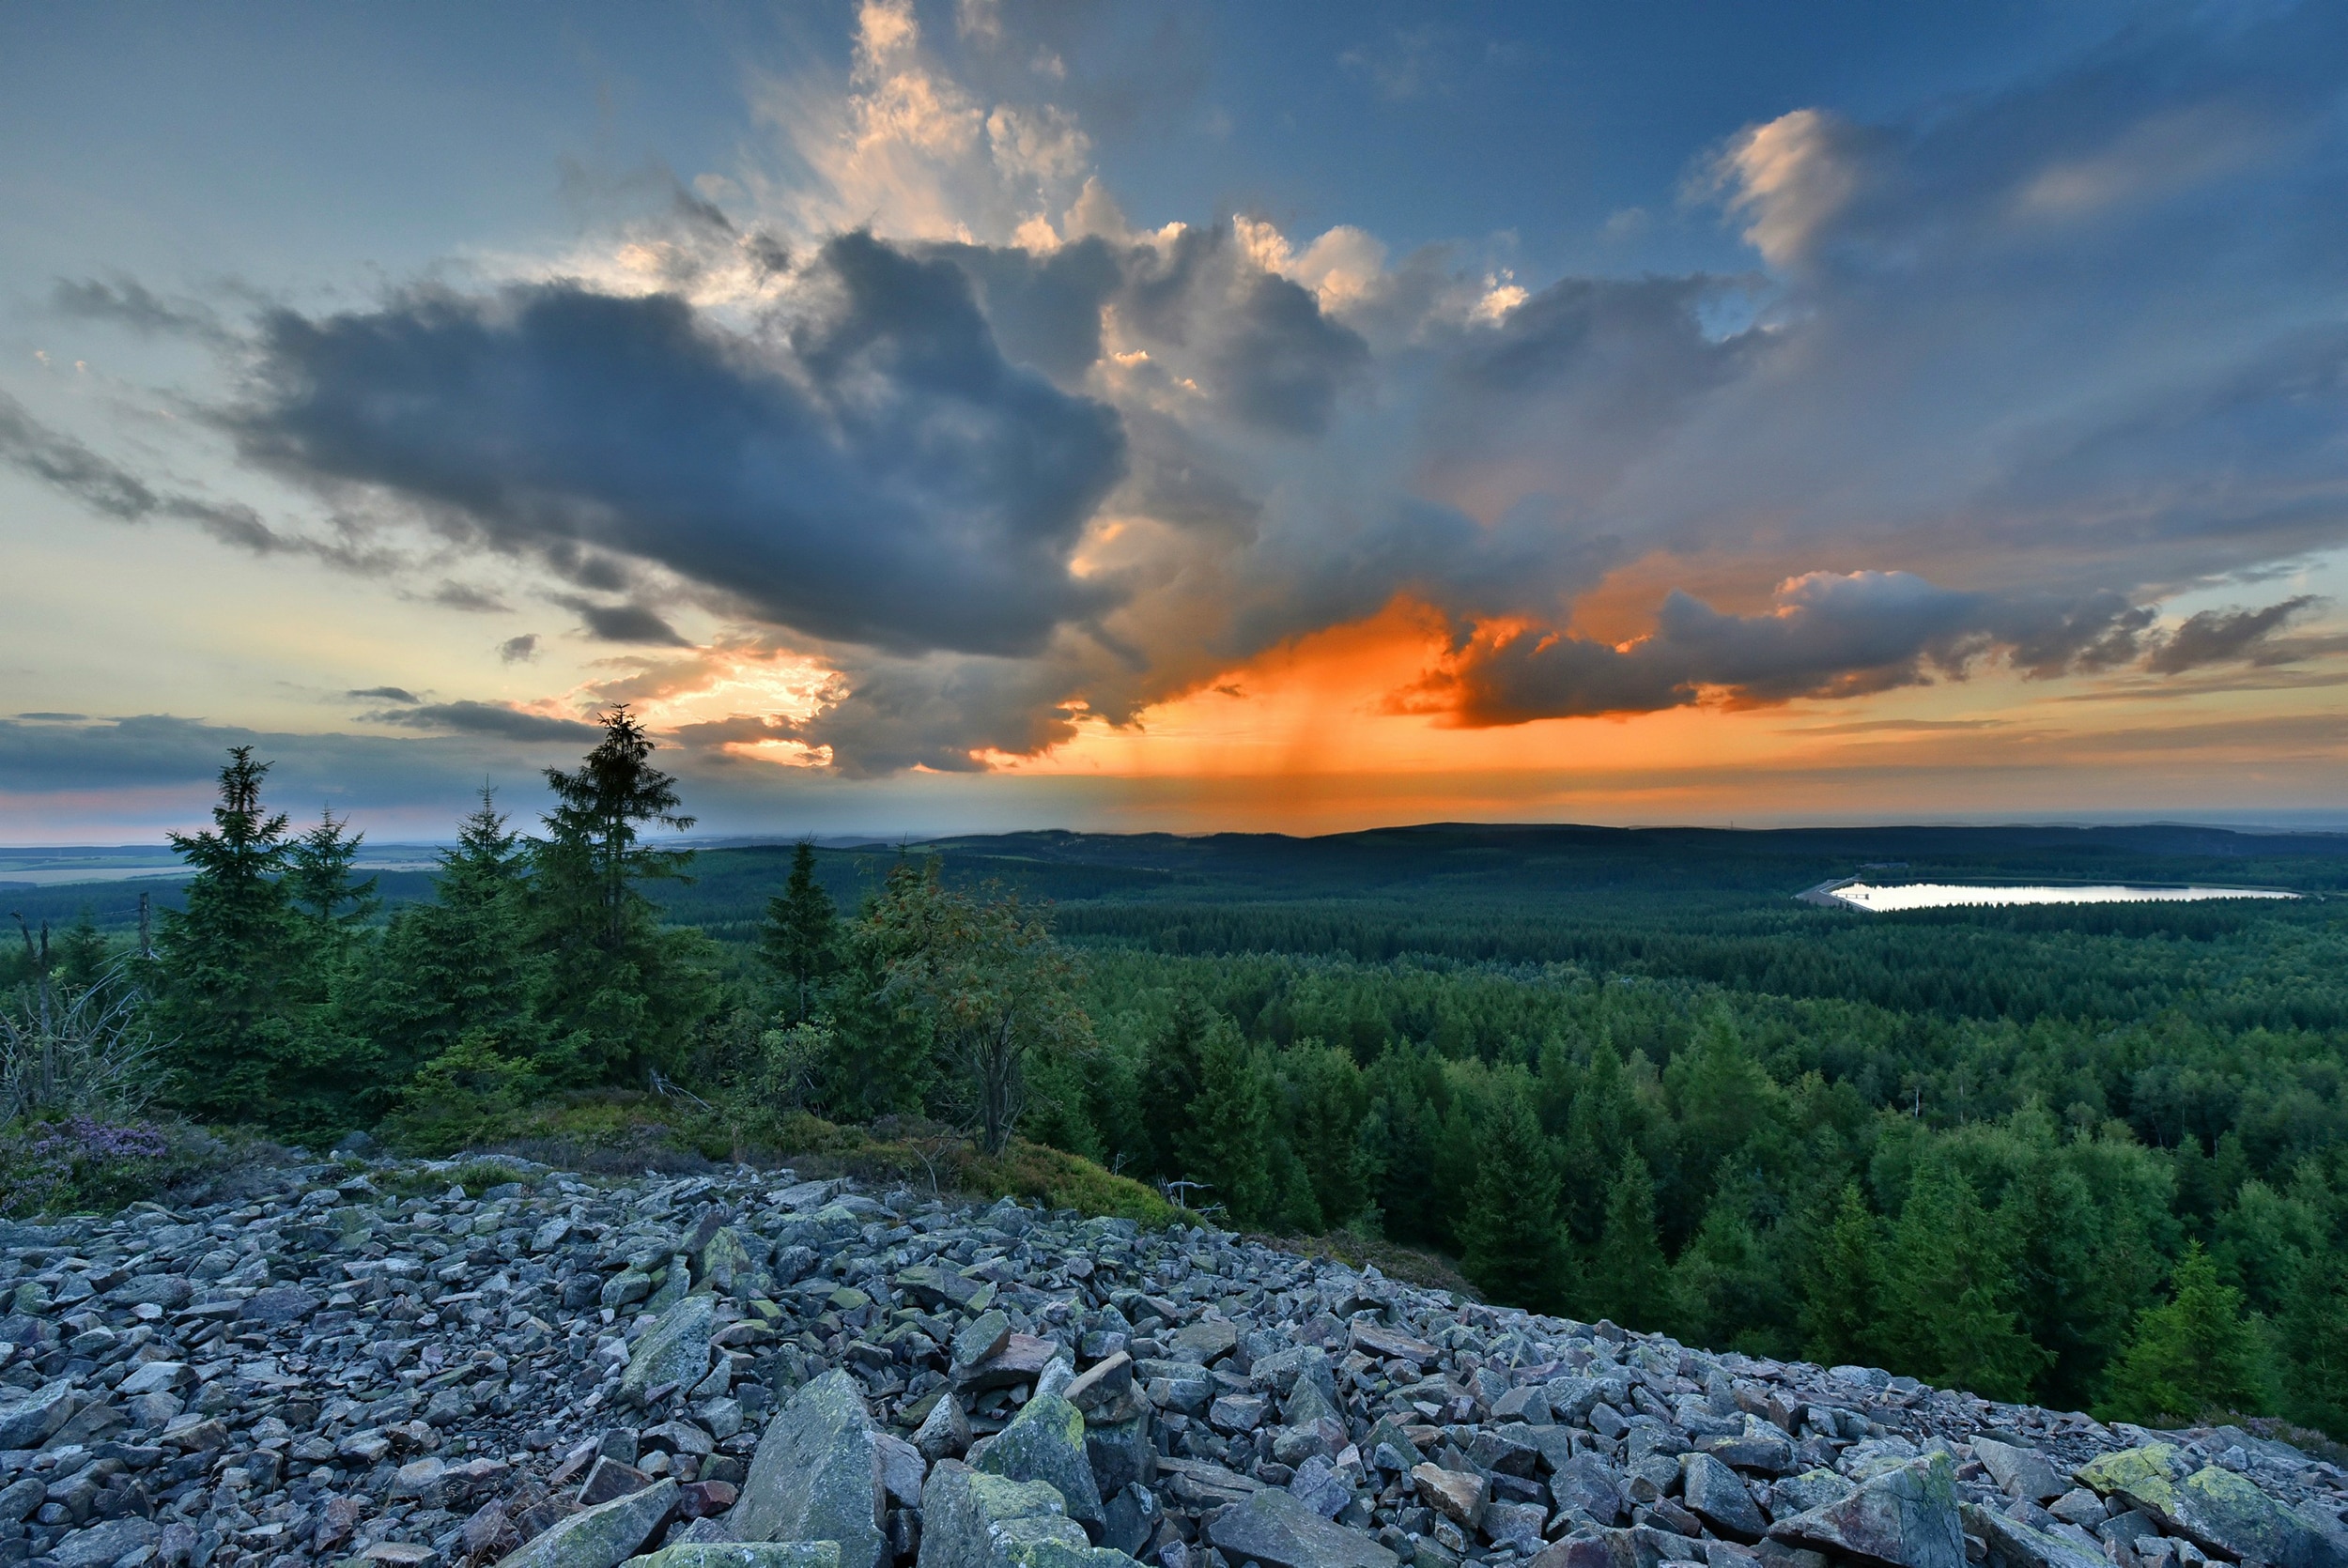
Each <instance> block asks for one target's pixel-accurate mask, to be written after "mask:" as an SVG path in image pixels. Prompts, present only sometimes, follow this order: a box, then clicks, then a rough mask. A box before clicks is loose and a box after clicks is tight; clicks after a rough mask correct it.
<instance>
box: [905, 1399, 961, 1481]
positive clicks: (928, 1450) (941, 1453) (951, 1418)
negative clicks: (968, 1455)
mask: <svg viewBox="0 0 2348 1568" xmlns="http://www.w3.org/2000/svg"><path fill="white" fill-rule="evenodd" d="M913 1446H914V1448H915V1449H917V1450H918V1451H919V1453H920V1455H921V1457H922V1458H924V1459H926V1460H928V1461H929V1462H930V1463H931V1464H933V1465H935V1464H936V1463H937V1462H938V1461H939V1460H940V1459H957V1458H960V1457H961V1456H962V1454H963V1453H964V1451H965V1450H966V1449H968V1448H969V1446H970V1418H969V1416H968V1415H966V1414H965V1413H964V1411H963V1408H962V1402H961V1401H960V1400H958V1399H956V1398H955V1397H954V1396H953V1395H952V1394H950V1393H943V1394H940V1395H939V1396H938V1399H937V1403H936V1404H935V1405H933V1406H931V1407H930V1413H929V1414H928V1415H926V1416H924V1417H922V1418H921V1425H920V1429H919V1431H917V1432H915V1433H914V1434H913Z"/></svg>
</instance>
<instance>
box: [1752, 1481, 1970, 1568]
mask: <svg viewBox="0 0 2348 1568" xmlns="http://www.w3.org/2000/svg"><path fill="white" fill-rule="evenodd" d="M1956 1502H1957V1499H1956V1470H1955V1467H1954V1466H1953V1465H1951V1464H1950V1463H1949V1458H1948V1455H1947V1454H1945V1453H1933V1454H1928V1455H1926V1456H1925V1457H1923V1458H1922V1459H1918V1460H1914V1461H1912V1462H1910V1463H1908V1464H1904V1465H1901V1466H1900V1467H1898V1468H1895V1469H1892V1470H1887V1471H1885V1472H1884V1473H1883V1474H1881V1475H1878V1476H1877V1477H1875V1478H1874V1479H1872V1480H1870V1481H1867V1482H1865V1483H1862V1484H1861V1486H1860V1487H1859V1489H1858V1490H1857V1491H1855V1492H1853V1493H1852V1494H1851V1495H1850V1496H1849V1497H1847V1498H1845V1499H1842V1500H1841V1501H1839V1502H1831V1503H1828V1504H1827V1505H1826V1506H1824V1507H1823V1508H1814V1509H1812V1510H1810V1511H1809V1512H1808V1513H1805V1514H1795V1515H1794V1516H1793V1517H1792V1518H1790V1519H1781V1520H1779V1521H1778V1522H1777V1523H1776V1524H1774V1525H1771V1526H1770V1527H1769V1534H1770V1536H1771V1537H1772V1538H1774V1539H1776V1540H1780V1541H1790V1542H1793V1543H1796V1544H1797V1545H1807V1546H1815V1547H1820V1548H1823V1549H1825V1550H1827V1551H1831V1552H1839V1553H1842V1554H1843V1555H1845V1556H1846V1557H1855V1558H1861V1559H1863V1560H1866V1561H1868V1562H1876V1563H1884V1564H1888V1565H1890V1568H1965V1531H1964V1529H1963V1526H1962V1525H1961V1524H1960V1522H1959V1520H1958V1518H1957V1513H1956Z"/></svg>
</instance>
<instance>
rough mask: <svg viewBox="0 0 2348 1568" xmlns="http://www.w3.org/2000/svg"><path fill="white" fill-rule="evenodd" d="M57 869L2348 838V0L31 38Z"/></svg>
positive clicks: (1227, 12) (970, 13)
mask: <svg viewBox="0 0 2348 1568" xmlns="http://www.w3.org/2000/svg"><path fill="white" fill-rule="evenodd" d="M0 210H5V211H6V212H8V215H9V219H8V223H5V224H0V625H4V626H5V627H6V628H7V631H8V635H7V637H6V638H5V639H0V842H8V843H20V844H34V843H118V842H120V843H127V842H135V841H141V840H147V839H152V838H155V837H157V836H158V835H160V834H161V833H162V831H163V830H164V829H166V828H180V827H185V826H188V825H190V824H192V823H194V822H200V821H201V820H202V818H203V816H204V814H205V811H206V808H207V807H208V805H209V800H210V796H211V792H212V779H213V776H214V774H215V773H216V771H217V769H218V767H219V766H220V763H221V761H222V760H223V757H224V752H225V748H227V747H228V746H243V745H249V746H254V747H255V751H256V753H257V754H258V755H259V756H261V757H264V758H267V759H269V760H270V761H271V763H272V767H273V771H272V773H271V775H270V798H271V799H272V801H273V802H274V803H276V804H277V805H279V806H281V807H284V808H286V809H287V810H289V811H292V812H294V813H295V814H296V816H297V817H298V818H314V817H315V814H316V813H317V811H318V810H321V809H326V808H332V810H333V811H335V812H336V813H337V814H338V815H339V814H345V813H348V814H349V815H350V816H351V817H352V818H353V820H354V821H355V822H356V823H357V824H358V825H359V826H360V827H361V828H363V829H364V830H365V831H366V832H367V833H369V834H370V835H371V836H372V837H373V838H376V839H377V840H378V842H380V841H385V840H417V839H433V838H445V837H448V836H449V835H450V834H451V832H452V831H453V826H454V823H455V822H456V818H457V817H458V815H460V814H461V813H462V811H463V810H465V809H466V808H467V807H468V805H469V804H470V800H471V796H472V795H474V794H475V793H477V792H478V791H479V790H480V789H481V788H482V786H483V785H484V783H485V782H486V783H488V784H490V785H492V786H494V787H496V788H497V789H498V790H499V791H500V792H501V796H500V798H501V800H502V803H503V805H504V806H505V807H506V808H508V809H510V810H513V811H515V812H517V814H520V815H521V816H522V817H523V820H525V821H527V819H528V816H529V814H531V813H534V812H535V811H536V810H538V809H540V808H541V807H542V806H543V804H544V800H545V792H544V789H543V784H542V777H541V776H542V770H543V769H544V768H546V767H548V766H551V765H561V764H563V763H564V762H566V761H570V760H573V759H576V758H577V757H578V756H579V754H580V752H581V751H583V750H584V749H585V747H586V746H588V745H590V744H592V741H593V739H594V735H595V730H594V728H593V727H594V724H595V719H596V718H597V716H598V715H601V714H603V713H606V712H608V711H610V707H611V705H612V704H615V703H621V702H625V703H627V704H629V705H630V707H631V710H632V711H633V712H635V713H636V714H638V715H640V716H641V718H642V719H643V720H644V721H645V722H646V723H647V724H648V725H649V726H650V727H651V728H652V730H654V731H655V733H656V734H657V736H658V738H659V740H660V742H661V745H662V747H663V750H662V752H661V758H662V761H663V762H664V764H665V765H666V766H668V767H669V768H670V769H671V770H672V772H674V773H675V774H676V775H677V776H678V777H679V779H680V781H681V787H682V789H683V792H684V793H685V796H686V799H687V807H688V808H690V809H693V810H694V811H696V812H697V814H698V815H699V817H700V820H701V827H702V829H703V830H704V831H707V832H712V833H723V834H774V835H779V836H785V835H796V834H799V833H810V832H811V833H817V834H823V835H840V834H853V833H869V834H873V835H876V836H884V837H885V836H889V835H898V834H933V833H947V832H969V831H991V830H999V829H1008V828H1016V827H1040V826H1061V827H1076V828H1093V829H1107V830H1139V829H1173V830H1177V831H1183V832H1199V831H1213V830H1218V829H1226V828H1241V829H1250V830H1257V829H1274V830H1280V831H1289V832H1325V831H1336V830H1342V829H1348V828H1355V827H1362V826H1368V825H1373V824H1380V823H1392V822H1424V821H1437V820H1480V821H1579V822H1734V823H1739V824H1750V825H1762V824H1766V823H1774V822H1840V821H1869V822H1919V821H1985V820H2016V819H2019V820H2040V821H2045V820H2125V819H2130V818H2155V817H2156V818H2192V819H2197V820H2209V821H2233V822H2336V823H2341V824H2348V789H2344V788H2343V778H2344V777H2348V774H2343V767H2342V764H2343V761H2348V726H2343V724H2342V718H2343V716H2348V714H2344V711H2343V699H2342V695H2341V694H2342V692H2343V689H2348V687H2344V683H2348V611H2344V610H2343V608H2342V598H2343V592H2348V419H2344V418H2343V415H2348V242H2344V241H2348V232H2344V231H2348V8H2341V7H2340V6H2337V5H2328V4H2307V5H2297V4H2288V3H2274V0H2231V3H2227V4H2222V5H2221V4H2116V3H2107V0H2062V3H2060V4H2046V5H2025V4H2017V3H2011V0H1977V3H1970V4H1965V5H1934V6H1886V5H1882V4H1880V3H1877V0H1867V3H1858V0H1851V3H1819V4H1804V3H1794V0H1788V3H1784V4H1773V5H1767V6H1763V5H1750V6H1747V5H1721V4H1718V3H1708V4H1698V3H1687V4H1679V3H1670V0H1659V3H1654V4H1647V5H1642V6H1638V7H1622V6H1599V5H1589V4H1578V3H1560V0H1547V3H1544V4H1537V5H1500V4H1483V5H1476V4H1457V5H1451V4H1446V5H1440V6H1437V5H1427V6H1404V5H1382V4H1366V5H1357V6H1349V7H1304V6H1278V7H1265V6H1260V5H1239V4H1231V5H1217V4H1202V3H1197V0H1186V3H1183V4H1174V5H1164V6H1157V5H1151V4H1145V3H1141V0H1122V3H1119V4H1114V5H1110V4H1099V5H1095V4H1089V3H1086V0H1032V3H1024V4H1023V3H1021V0H941V3H935V4H925V3H919V0H863V3H861V4H854V3H838V4H831V3H825V4H804V5H782V6H752V5H741V4H719V3H711V0H704V3H701V4H693V5H684V6H676V7H666V8H649V7H641V6H633V5H610V6H600V7H599V6H562V7H556V6H551V5H548V6H534V5H528V4H519V3H517V4H513V5H506V6H500V7H493V8H484V7H474V6H468V5H458V4H437V3H432V0H419V3H417V4H413V5H408V6H403V7H399V8H359V7H337V8H323V7H295V6H267V5H251V4H234V3H231V4H224V5H219V6H211V7H205V8H177V9H158V8H150V7H132V6H130V5H116V4H107V3H96V4H90V5H83V6H75V7H22V6H20V7H8V8H0Z"/></svg>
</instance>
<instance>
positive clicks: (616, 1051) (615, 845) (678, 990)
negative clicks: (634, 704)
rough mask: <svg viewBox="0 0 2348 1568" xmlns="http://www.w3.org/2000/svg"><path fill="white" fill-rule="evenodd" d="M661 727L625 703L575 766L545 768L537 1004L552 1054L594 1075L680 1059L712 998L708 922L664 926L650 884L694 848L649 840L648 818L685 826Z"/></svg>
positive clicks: (683, 863)
mask: <svg viewBox="0 0 2348 1568" xmlns="http://www.w3.org/2000/svg"><path fill="white" fill-rule="evenodd" d="M653 750H654V746H653V741H652V737H651V736H650V735H648V734H647V733H646V732H645V730H644V727H643V725H642V724H641V722H639V721H638V720H637V718H636V717H635V715H632V714H630V713H629V712H628V711H627V707H626V704H625V703H623V704H621V705H620V706H618V707H615V708H614V709H612V710H611V711H610V713H609V714H606V715H604V719H603V739H602V740H601V741H599V742H598V743H596V746H595V749H594V750H593V751H591V752H589V753H588V754H587V757H586V760H585V761H583V762H582V763H581V764H580V766H579V768H578V769H577V770H576V771H574V772H565V771H564V770H563V769H561V768H548V770H547V785H548V788H549V789H551V790H552V791H553V792H554V802H555V804H554V809H553V810H551V811H549V812H548V813H546V815H545V816H544V817H543V818H542V819H541V821H543V822H545V824H546V828H547V837H546V838H544V839H542V840H540V841H539V842H537V843H536V844H534V845H533V847H532V854H531V859H532V868H531V872H532V874H531V878H530V911H531V920H530V924H531V928H532V929H531V936H532V944H533V948H534V950H535V952H536V953H537V954H538V956H539V957H540V958H541V959H542V960H543V961H544V968H543V969H542V970H541V976H542V978H541V988H542V989H541V992H540V995H539V998H538V1011H539V1014H540V1016H541V1017H542V1018H543V1019H544V1020H545V1021H546V1022H547V1024H548V1030H549V1034H550V1036H551V1037H552V1044H551V1045H550V1047H549V1051H550V1053H552V1054H553V1055H555V1056H556V1057H558V1058H560V1059H561V1061H562V1062H563V1063H564V1064H565V1066H566V1068H567V1071H568V1072H569V1074H570V1075H571V1076H573V1077H575V1078H577V1079H579V1080H581V1081H585V1082H603V1083H617V1082H626V1081H628V1080H630V1079H634V1078H637V1077H638V1076H639V1075H641V1074H642V1073H643V1072H645V1071H646V1070H648V1069H652V1070H657V1069H658V1068H662V1067H673V1066H674V1065H675V1063H676V1060H677V1058H678V1057H679V1056H680V1055H681V1054H682V1053H683V1050H684V1045H685V1040H686V1037H687V1033H688V1032H689V1031H690V1030H691V1029H692V1027H693V1026H694V1025H695V1024H696V1023H698V1022H700V1021H701V1019H702V1018H703V1016H704V1015H705V1014H706V1012H707V1011H708V1009H709V1007H711V1006H712V1004H713V998H712V994H711V980H710V976H709V974H708V971H707V967H706V963H705V961H704V954H705V949H706V946H707V942H706V939H705V938H702V937H701V936H700V935H699V933H697V932H691V931H683V930H662V929H661V926H660V921H659V912H658V911H657V909H656V908H655V907H654V905H653V902H652V900H651V899H648V898H646V897H645V896H644V894H643V891H642V884H644V883H646V882H650V881H656V880H659V879H664V878H682V877H683V876H684V872H685V868H686V867H687V865H688V864H690V863H691V860H692V852H691V851H689V850H663V849H655V848H651V847H648V846H647V845H646V844H645V843H644V842H643V834H644V830H645V829H646V828H647V827H665V828H669V829H671V830H672V831H677V832H682V831H684V830H686V829H687V828H690V827H691V826H692V825H693V821H694V819H692V818H691V817H688V816H686V815H684V814H682V813H681V812H680V811H679V810H678V809H677V807H678V806H679V805H680V804H681V802H680V801H679V798H678V795H677V792H676V780H675V779H673V778H672V777H671V776H669V775H668V774H666V773H664V772H662V771H661V770H660V769H658V768H657V767H655V766H653V765H652V753H653Z"/></svg>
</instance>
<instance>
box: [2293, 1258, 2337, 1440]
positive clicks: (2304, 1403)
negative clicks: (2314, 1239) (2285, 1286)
mask: <svg viewBox="0 0 2348 1568" xmlns="http://www.w3.org/2000/svg"><path fill="white" fill-rule="evenodd" d="M2281 1339H2282V1349H2283V1360H2284V1362H2285V1365H2286V1366H2287V1367H2288V1369H2289V1373H2290V1376H2288V1377H2287V1378H2286V1379H2285V1380H2284V1384H2283V1390H2284V1391H2283V1397H2282V1410H2283V1414H2284V1415H2286V1416H2288V1417H2290V1418H2291V1419H2292V1420H2293V1421H2295V1422H2298V1423H2299V1424H2301V1425H2302V1426H2312V1427H2314V1428H2316V1429H2317V1430H2318V1431H2321V1432H2325V1433H2327V1434H2328V1435H2330V1437H2332V1439H2333V1440H2334V1441H2336V1442H2338V1441H2342V1440H2348V1258H2344V1257H2342V1256H2341V1255H2340V1253H2339V1252H2338V1251H2336V1250H2334V1249H2331V1248H2326V1249H2325V1251H2323V1252H2322V1253H2319V1254H2318V1255H2317V1256H2316V1257H2315V1258H2314V1259H2313V1260H2311V1261H2310V1262H2309V1265H2308V1268H2307V1271H2306V1272H2305V1273H2304V1274H2303V1275H2302V1276H2301V1277H2300V1280H2299V1282H2298V1288H2297V1289H2295V1290H2294V1291H2293V1292H2292V1297H2291V1304H2290V1306H2289V1307H2288V1308H2287V1309H2285V1311H2284V1314H2283V1320H2282V1324H2281Z"/></svg>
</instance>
